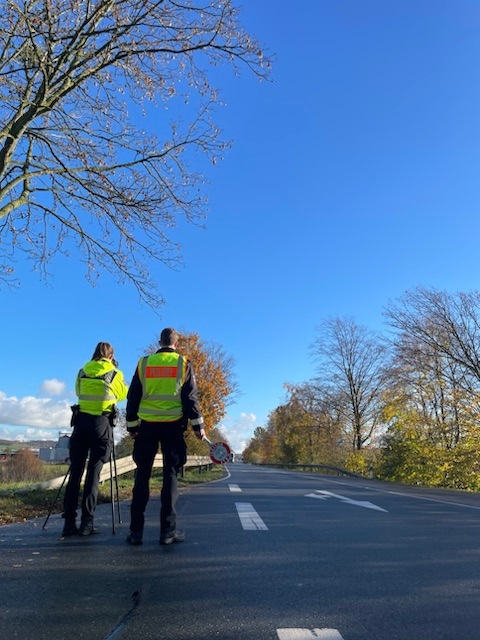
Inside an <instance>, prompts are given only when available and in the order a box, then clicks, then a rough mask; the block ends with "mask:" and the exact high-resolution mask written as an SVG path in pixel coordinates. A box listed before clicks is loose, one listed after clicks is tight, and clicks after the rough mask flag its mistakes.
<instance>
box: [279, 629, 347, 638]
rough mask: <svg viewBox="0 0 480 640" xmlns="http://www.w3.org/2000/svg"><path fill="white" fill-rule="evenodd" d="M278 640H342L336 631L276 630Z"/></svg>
mask: <svg viewBox="0 0 480 640" xmlns="http://www.w3.org/2000/svg"><path fill="white" fill-rule="evenodd" d="M277 636H278V638H279V640H311V639H312V638H321V639H322V640H343V638H342V636H341V635H340V634H339V632H338V631H337V630H336V629H277Z"/></svg>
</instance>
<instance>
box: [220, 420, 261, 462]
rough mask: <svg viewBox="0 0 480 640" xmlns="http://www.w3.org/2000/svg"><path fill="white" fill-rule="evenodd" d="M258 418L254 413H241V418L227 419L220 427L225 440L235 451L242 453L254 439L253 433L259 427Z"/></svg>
mask: <svg viewBox="0 0 480 640" xmlns="http://www.w3.org/2000/svg"><path fill="white" fill-rule="evenodd" d="M256 421H257V416H256V415H255V414H254V413H243V412H242V413H241V414H240V417H239V418H230V417H228V418H226V419H225V420H224V421H223V422H222V424H221V425H219V428H220V430H221V431H222V433H224V434H225V438H226V439H227V440H228V442H229V443H230V445H231V447H232V448H233V450H234V451H235V452H237V453H241V452H242V451H243V450H244V449H245V447H246V446H247V444H248V441H249V440H251V438H252V437H253V432H254V430H255V428H256V427H257V426H258V425H257V424H256Z"/></svg>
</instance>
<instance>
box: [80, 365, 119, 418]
mask: <svg viewBox="0 0 480 640" xmlns="http://www.w3.org/2000/svg"><path fill="white" fill-rule="evenodd" d="M117 373H118V371H116V369H111V370H110V371H107V372H106V373H104V374H103V375H100V376H88V375H87V374H86V373H85V371H84V369H80V371H79V372H78V376H77V395H78V404H79V405H80V411H82V412H84V413H90V414H92V415H101V414H102V413H106V412H107V411H111V410H112V408H113V405H114V404H115V403H116V401H117V398H116V397H115V394H114V393H113V392H112V390H111V388H110V385H111V383H112V381H113V379H114V377H115V376H116V375H117Z"/></svg>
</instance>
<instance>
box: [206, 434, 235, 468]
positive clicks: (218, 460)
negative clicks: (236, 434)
mask: <svg viewBox="0 0 480 640" xmlns="http://www.w3.org/2000/svg"><path fill="white" fill-rule="evenodd" d="M204 440H205V442H206V443H207V444H209V445H210V459H211V461H212V462H215V464H225V463H226V462H229V461H230V456H231V451H230V447H229V446H228V444H227V443H226V442H211V441H210V440H209V439H208V438H204Z"/></svg>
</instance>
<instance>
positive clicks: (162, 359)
mask: <svg viewBox="0 0 480 640" xmlns="http://www.w3.org/2000/svg"><path fill="white" fill-rule="evenodd" d="M186 372H187V359H186V358H185V356H181V355H179V354H178V353H176V352H175V351H162V352H160V353H154V354H153V355H151V356H146V357H145V358H142V359H141V360H140V362H139V363H138V377H139V379H140V382H141V383H142V389H143V394H142V399H141V400H140V405H139V407H138V417H139V418H140V420H145V421H146V422H173V421H175V420H180V418H181V417H182V416H183V409H182V398H181V393H182V386H183V383H184V382H185V376H186Z"/></svg>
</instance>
